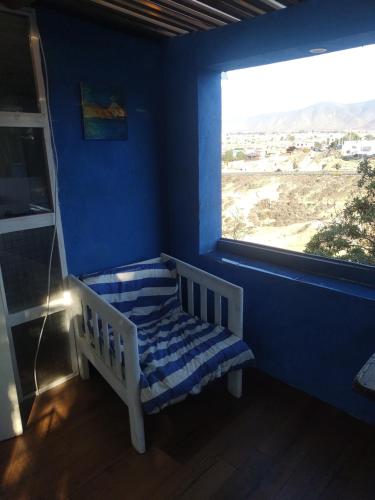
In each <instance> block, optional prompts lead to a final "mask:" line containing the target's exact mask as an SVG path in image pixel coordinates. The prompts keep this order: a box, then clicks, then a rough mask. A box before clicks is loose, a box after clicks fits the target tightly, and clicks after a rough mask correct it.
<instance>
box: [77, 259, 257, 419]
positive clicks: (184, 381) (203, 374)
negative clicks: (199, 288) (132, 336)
mask: <svg viewBox="0 0 375 500" xmlns="http://www.w3.org/2000/svg"><path fill="white" fill-rule="evenodd" d="M82 279H83V281H84V282H85V283H86V284H87V285H88V286H89V287H90V288H92V289H93V290H94V291H95V292H96V293H98V294H99V295H101V296H102V297H103V299H104V300H106V301H107V302H109V303H110V304H112V305H113V306H114V307H115V308H116V309H118V310H119V311H120V312H121V313H123V314H124V315H125V316H126V317H128V318H129V319H130V320H131V321H133V322H134V323H135V324H136V325H137V330H138V349H139V357H140V365H141V403H142V406H143V409H144V411H145V412H146V413H157V412H159V411H160V410H161V409H163V408H165V407H166V406H168V405H170V404H173V403H176V402H178V401H181V400H183V399H184V398H186V396H187V395H188V394H198V393H199V392H201V390H202V388H203V387H204V386H205V385H207V384H208V383H209V382H211V381H213V380H214V379H216V378H218V377H221V376H223V375H224V374H226V373H228V372H229V371H231V370H237V369H240V368H245V367H247V366H250V365H251V364H252V362H253V360H254V356H253V353H252V351H251V350H250V349H249V347H248V346H247V345H246V343H245V342H244V341H242V340H241V339H239V338H238V337H236V336H234V335H233V334H231V333H230V331H229V330H228V329H226V328H224V327H222V326H217V325H213V324H210V323H205V322H202V321H201V320H200V319H198V318H196V317H193V316H190V315H189V314H187V313H185V312H184V311H183V310H182V307H181V304H180V300H179V293H178V281H177V273H176V267H175V264H174V262H173V261H171V260H169V261H166V262H162V261H161V260H160V258H157V259H154V260H152V261H147V263H140V264H134V265H128V266H122V267H118V268H114V269H110V270H108V271H104V272H101V273H96V274H94V275H89V276H86V277H83V278H82ZM87 326H88V329H89V331H90V325H87Z"/></svg>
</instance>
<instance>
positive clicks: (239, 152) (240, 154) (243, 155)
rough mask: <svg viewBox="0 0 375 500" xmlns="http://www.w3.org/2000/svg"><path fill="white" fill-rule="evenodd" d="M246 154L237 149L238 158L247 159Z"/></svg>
mask: <svg viewBox="0 0 375 500" xmlns="http://www.w3.org/2000/svg"><path fill="white" fill-rule="evenodd" d="M245 158H246V155H245V152H244V151H242V150H241V151H237V154H236V160H245Z"/></svg>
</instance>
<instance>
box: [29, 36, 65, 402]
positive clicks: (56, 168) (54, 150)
mask: <svg viewBox="0 0 375 500" xmlns="http://www.w3.org/2000/svg"><path fill="white" fill-rule="evenodd" d="M39 48H40V53H41V56H42V64H43V69H42V71H43V70H44V76H45V88H46V109H47V118H48V123H49V128H50V134H51V145H52V155H53V160H54V165H53V167H54V171H55V175H54V185H53V193H54V196H53V200H52V201H53V203H54V206H53V209H54V210H53V235H52V242H51V250H50V254H49V261H48V280H47V305H46V307H47V310H46V314H45V316H44V318H43V323H42V327H41V329H40V333H39V337H38V343H37V347H36V351H35V356H34V364H33V373H34V383H35V395H36V396H39V394H40V391H39V385H38V377H37V364H38V357H39V352H40V345H41V342H42V338H43V334H44V330H45V326H46V322H47V319H48V316H49V313H50V300H51V274H52V260H53V252H54V249H55V241H56V236H57V225H56V210H57V194H58V181H57V175H58V171H59V159H58V155H57V148H56V142H55V136H54V133H53V125H52V116H51V110H50V107H49V95H50V94H49V82H48V70H47V61H46V56H45V53H44V47H43V42H42V39H41V37H40V35H39Z"/></svg>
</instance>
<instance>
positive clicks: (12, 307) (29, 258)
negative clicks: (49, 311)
mask: <svg viewBox="0 0 375 500" xmlns="http://www.w3.org/2000/svg"><path fill="white" fill-rule="evenodd" d="M53 231H54V227H53V226H48V227H41V228H37V229H28V230H25V231H15V232H11V233H7V234H3V235H1V236H0V267H1V271H2V274H3V282H4V288H5V296H6V301H7V306H8V310H9V312H10V313H15V312H18V311H21V310H24V309H29V308H31V307H36V306H39V305H43V304H46V302H47V292H48V265H49V256H50V251H51V244H52V238H53ZM59 291H62V276H61V268H60V259H59V252H58V246H57V238H55V247H54V252H53V258H52V271H51V295H53V294H56V293H57V292H59Z"/></svg>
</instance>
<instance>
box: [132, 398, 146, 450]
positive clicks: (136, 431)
mask: <svg viewBox="0 0 375 500" xmlns="http://www.w3.org/2000/svg"><path fill="white" fill-rule="evenodd" d="M129 420H130V436H131V441H132V445H133V446H134V448H135V449H136V450H137V451H138V453H144V452H145V451H146V445H145V431H144V424H143V412H142V408H141V404H140V401H133V402H130V404H129Z"/></svg>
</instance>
